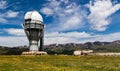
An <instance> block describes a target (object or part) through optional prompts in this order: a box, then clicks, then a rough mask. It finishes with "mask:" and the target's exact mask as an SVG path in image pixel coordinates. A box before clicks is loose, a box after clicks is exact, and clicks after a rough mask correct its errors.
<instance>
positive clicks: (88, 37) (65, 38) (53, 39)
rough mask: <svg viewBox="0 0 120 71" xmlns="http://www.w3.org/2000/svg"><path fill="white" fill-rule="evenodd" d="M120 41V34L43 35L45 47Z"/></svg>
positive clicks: (56, 33)
mask: <svg viewBox="0 0 120 71" xmlns="http://www.w3.org/2000/svg"><path fill="white" fill-rule="evenodd" d="M115 40H120V32H117V33H112V34H106V35H99V34H98V35H95V34H94V35H92V34H88V33H85V32H68V33H58V32H52V33H47V34H45V45H48V44H65V43H85V42H94V41H101V42H111V41H115Z"/></svg>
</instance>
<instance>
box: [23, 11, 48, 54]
mask: <svg viewBox="0 0 120 71" xmlns="http://www.w3.org/2000/svg"><path fill="white" fill-rule="evenodd" d="M24 19H25V22H24V24H23V28H24V31H25V33H26V35H27V38H28V40H29V52H23V53H22V54H24V55H25V54H26V55H31V54H46V52H44V51H43V45H44V23H43V18H42V16H41V15H40V14H39V13H38V12H37V11H29V12H27V13H26V14H25V17H24Z"/></svg>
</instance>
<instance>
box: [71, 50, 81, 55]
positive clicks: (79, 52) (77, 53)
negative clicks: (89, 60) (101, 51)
mask: <svg viewBox="0 0 120 71" xmlns="http://www.w3.org/2000/svg"><path fill="white" fill-rule="evenodd" d="M73 54H74V55H81V54H82V52H81V51H74V52H73Z"/></svg>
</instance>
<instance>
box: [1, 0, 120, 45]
mask: <svg viewBox="0 0 120 71" xmlns="http://www.w3.org/2000/svg"><path fill="white" fill-rule="evenodd" d="M32 10H37V11H38V12H39V13H40V14H41V15H42V17H43V20H44V24H45V26H46V27H45V45H48V44H65V43H85V42H94V41H115V40H120V18H119V17H120V1H119V0H0V45H3V46H20V45H28V40H27V38H26V36H25V33H24V30H23V29H22V26H21V24H23V23H24V15H25V13H26V12H28V11H32Z"/></svg>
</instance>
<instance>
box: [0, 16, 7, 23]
mask: <svg viewBox="0 0 120 71" xmlns="http://www.w3.org/2000/svg"><path fill="white" fill-rule="evenodd" d="M0 22H1V23H7V22H8V21H7V20H6V19H5V18H1V17H0Z"/></svg>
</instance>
